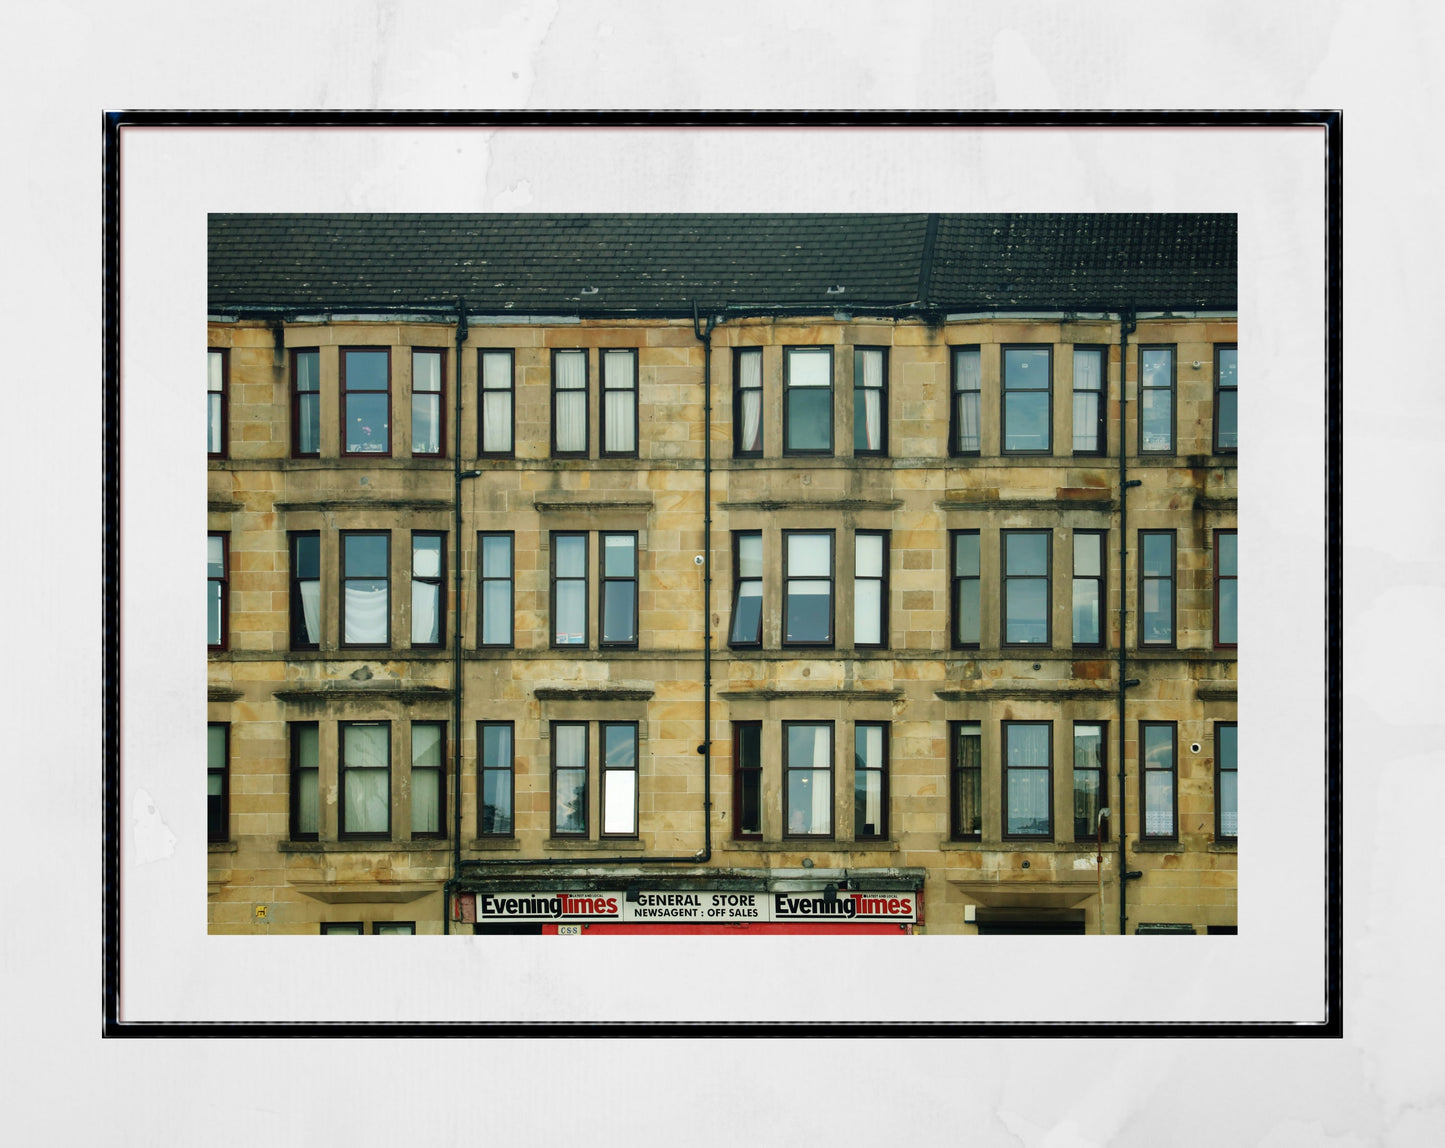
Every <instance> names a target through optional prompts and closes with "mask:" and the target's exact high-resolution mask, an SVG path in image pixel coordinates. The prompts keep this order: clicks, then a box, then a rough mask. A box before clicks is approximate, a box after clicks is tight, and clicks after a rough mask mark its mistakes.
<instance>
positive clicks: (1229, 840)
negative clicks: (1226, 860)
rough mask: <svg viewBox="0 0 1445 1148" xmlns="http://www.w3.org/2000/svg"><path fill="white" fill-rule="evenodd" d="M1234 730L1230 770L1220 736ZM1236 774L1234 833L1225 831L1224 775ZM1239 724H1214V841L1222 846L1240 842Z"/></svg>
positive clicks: (1232, 722) (1223, 722) (1229, 722)
mask: <svg viewBox="0 0 1445 1148" xmlns="http://www.w3.org/2000/svg"><path fill="white" fill-rule="evenodd" d="M1224 729H1232V730H1234V763H1233V764H1232V765H1230V766H1229V767H1228V768H1226V767H1225V765H1224V753H1223V751H1222V748H1221V747H1222V746H1223V745H1224V740H1223V738H1222V737H1221V736H1220V730H1224ZM1226 773H1232V774H1234V787H1235V788H1234V811H1233V812H1234V819H1235V823H1236V824H1235V827H1234V832H1233V833H1226V832H1225V831H1224V813H1225V809H1224V787H1223V781H1224V777H1223V775H1224V774H1226ZM1238 821H1239V722H1237V721H1217V722H1215V723H1214V840H1215V841H1217V842H1219V843H1221V844H1229V845H1234V844H1237V843H1238V842H1239V825H1238Z"/></svg>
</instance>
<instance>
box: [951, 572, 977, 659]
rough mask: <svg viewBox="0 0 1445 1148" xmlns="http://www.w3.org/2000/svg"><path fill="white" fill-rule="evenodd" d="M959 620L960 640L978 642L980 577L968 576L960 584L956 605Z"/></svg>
mask: <svg viewBox="0 0 1445 1148" xmlns="http://www.w3.org/2000/svg"><path fill="white" fill-rule="evenodd" d="M955 614H956V616H957V621H958V640H959V641H960V642H967V643H977V642H978V635H979V620H978V579H976V578H968V579H965V580H963V581H961V582H960V583H959V584H958V602H957V604H956V605H955Z"/></svg>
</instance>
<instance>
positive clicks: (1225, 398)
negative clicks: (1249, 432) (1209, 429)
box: [1215, 391, 1239, 450]
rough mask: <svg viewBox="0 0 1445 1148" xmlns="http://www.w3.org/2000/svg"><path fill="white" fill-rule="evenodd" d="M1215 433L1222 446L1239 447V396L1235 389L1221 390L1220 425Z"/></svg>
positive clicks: (1236, 448)
mask: <svg viewBox="0 0 1445 1148" xmlns="http://www.w3.org/2000/svg"><path fill="white" fill-rule="evenodd" d="M1215 433H1216V434H1217V435H1218V436H1219V445H1220V446H1221V447H1224V448H1229V447H1233V448H1234V449H1235V450H1238V449H1239V396H1238V394H1236V393H1235V392H1234V391H1220V392H1219V425H1218V426H1217V427H1216V428H1215Z"/></svg>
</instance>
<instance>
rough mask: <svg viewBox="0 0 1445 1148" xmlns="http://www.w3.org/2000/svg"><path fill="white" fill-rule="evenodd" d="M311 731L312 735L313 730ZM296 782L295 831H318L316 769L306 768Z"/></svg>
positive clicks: (319, 820)
mask: <svg viewBox="0 0 1445 1148" xmlns="http://www.w3.org/2000/svg"><path fill="white" fill-rule="evenodd" d="M312 732H313V736H314V732H315V731H312ZM296 784H297V786H298V787H299V789H300V792H299V793H298V794H297V798H298V800H297V806H296V832H297V833H316V832H319V828H318V827H319V826H320V824H321V800H320V794H319V789H320V787H319V785H318V775H317V772H316V770H314V769H308V770H305V771H303V772H302V773H300V774H299V775H298V776H297V778H296Z"/></svg>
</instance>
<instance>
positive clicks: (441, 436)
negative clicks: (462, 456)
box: [411, 347, 447, 458]
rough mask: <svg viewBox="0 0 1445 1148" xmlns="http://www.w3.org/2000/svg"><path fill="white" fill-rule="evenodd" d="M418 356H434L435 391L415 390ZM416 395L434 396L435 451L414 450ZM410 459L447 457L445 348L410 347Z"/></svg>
mask: <svg viewBox="0 0 1445 1148" xmlns="http://www.w3.org/2000/svg"><path fill="white" fill-rule="evenodd" d="M418 355H435V356H436V357H437V360H438V369H437V389H436V390H435V391H418V390H417V389H416V359H417V356H418ZM418 395H426V396H430V395H435V396H436V401H437V449H436V450H423V451H419V450H417V449H416V400H417V396H418ZM411 457H412V458H446V457H447V351H446V348H445V347H412V348H411Z"/></svg>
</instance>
